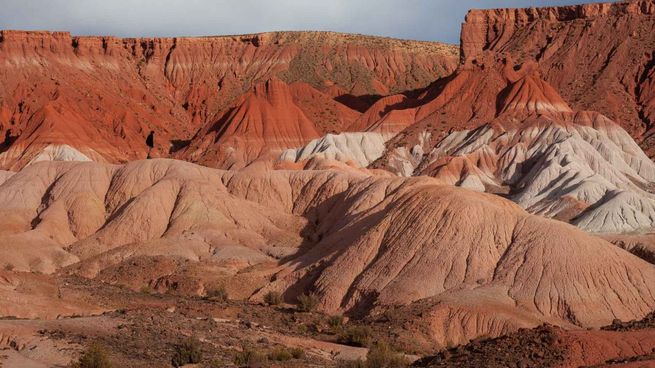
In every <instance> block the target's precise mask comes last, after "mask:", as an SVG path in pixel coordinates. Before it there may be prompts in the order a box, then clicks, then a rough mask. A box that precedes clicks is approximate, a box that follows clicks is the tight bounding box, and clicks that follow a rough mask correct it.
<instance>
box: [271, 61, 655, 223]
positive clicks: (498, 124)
mask: <svg viewBox="0 0 655 368" xmlns="http://www.w3.org/2000/svg"><path fill="white" fill-rule="evenodd" d="M385 100H386V101H387V102H385ZM392 101H393V99H391V98H386V99H382V100H380V101H379V102H378V103H377V104H376V105H378V104H379V105H384V104H387V103H389V104H391V106H392V109H391V110H389V109H385V108H382V109H381V111H382V112H383V113H382V114H380V115H378V120H377V121H375V120H374V119H368V118H366V117H365V115H368V114H369V112H367V113H366V114H365V115H363V116H362V118H360V119H358V120H357V121H356V122H355V124H354V125H357V124H359V125H358V126H359V127H360V128H364V129H365V130H366V131H365V132H362V133H342V134H340V135H337V136H328V137H324V138H321V139H317V140H315V141H312V142H310V143H309V144H308V145H306V146H304V147H302V148H300V149H296V150H293V151H287V152H285V153H284V154H283V155H281V156H280V159H281V160H289V161H296V162H299V161H303V160H304V161H307V160H311V159H326V160H341V161H351V162H353V163H354V164H356V165H361V166H362V167H367V166H368V167H370V168H384V169H386V170H389V171H391V172H393V173H396V174H399V175H402V176H412V175H429V176H433V177H437V178H439V179H440V180H441V181H442V182H445V183H449V184H451V185H458V186H462V187H466V188H469V189H473V190H477V191H487V192H492V193H497V194H501V195H504V196H507V197H508V198H510V199H512V200H513V201H515V202H516V203H518V204H519V205H521V206H522V207H523V208H525V209H526V210H528V211H529V212H531V213H535V214H540V215H544V216H547V217H553V218H557V219H559V220H563V221H568V222H571V223H573V224H575V225H578V226H580V227H581V228H583V229H586V230H589V231H593V232H609V233H623V232H633V231H648V230H650V229H652V228H653V226H655V223H653V221H652V219H653V218H654V216H653V209H655V196H654V195H653V194H652V193H651V192H652V183H653V181H655V164H653V162H652V161H651V160H650V159H649V158H648V157H647V156H646V155H645V154H644V153H643V152H642V150H641V149H640V147H639V146H638V145H637V144H636V143H635V142H634V140H633V139H632V138H631V137H630V135H629V134H627V133H626V132H625V131H624V130H623V129H622V128H621V127H620V126H619V125H618V124H616V123H615V122H613V121H611V120H610V119H609V118H607V117H605V116H604V115H602V114H599V113H597V112H591V111H575V110H574V109H573V108H572V107H571V106H570V105H569V104H568V103H567V101H566V100H565V99H564V98H563V97H561V96H560V95H559V93H558V92H557V90H556V89H555V88H554V87H553V86H551V85H550V84H549V83H548V82H546V81H545V80H544V79H543V76H542V74H541V72H540V66H539V65H538V64H537V63H535V62H529V63H524V64H516V63H515V62H514V61H513V59H512V58H510V57H507V58H503V57H499V56H493V55H490V56H487V57H486V58H484V59H483V58H482V57H479V58H478V59H477V60H476V62H475V63H469V64H468V65H462V66H460V68H459V70H458V71H457V72H456V73H454V74H453V75H452V76H450V77H448V78H446V79H444V80H441V81H438V82H437V83H435V84H434V85H433V86H432V87H430V88H428V89H426V90H425V91H424V92H422V93H421V94H419V95H417V96H415V97H413V98H412V97H406V96H405V97H403V98H402V99H399V100H397V103H396V104H393V103H392ZM489 101H494V104H489ZM375 109H376V106H375V105H374V107H372V108H371V110H375ZM385 111H386V112H385ZM362 121H369V123H368V124H362ZM391 121H395V122H396V123H395V124H390V123H389V122H391ZM403 121H404V127H405V128H404V129H403V130H402V131H400V133H398V134H396V135H394V133H392V132H390V131H389V130H384V129H383V130H380V128H381V127H385V126H386V127H388V129H391V127H398V126H400V125H402V124H400V123H399V122H403ZM400 129H401V128H400ZM400 129H398V130H400ZM383 132H386V133H383Z"/></svg>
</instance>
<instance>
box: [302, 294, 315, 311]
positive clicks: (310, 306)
mask: <svg viewBox="0 0 655 368" xmlns="http://www.w3.org/2000/svg"><path fill="white" fill-rule="evenodd" d="M318 303H319V299H318V296H317V295H316V294H314V293H309V294H302V295H299V296H298V310H300V311H301V312H313V311H314V310H315V309H316V307H318Z"/></svg>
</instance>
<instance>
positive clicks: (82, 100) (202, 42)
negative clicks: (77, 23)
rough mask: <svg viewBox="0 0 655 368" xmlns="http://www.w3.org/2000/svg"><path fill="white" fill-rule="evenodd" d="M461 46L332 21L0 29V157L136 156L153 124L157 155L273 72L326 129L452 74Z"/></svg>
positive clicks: (3, 162)
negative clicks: (237, 27) (181, 32)
mask: <svg viewBox="0 0 655 368" xmlns="http://www.w3.org/2000/svg"><path fill="white" fill-rule="evenodd" d="M457 58H458V53H457V49H456V48H455V47H454V46H449V45H443V44H438V43H431V42H417V41H403V40H393V39H383V38H376V37H368V36H357V35H347V34H337V33H329V32H278V33H264V34H253V35H242V36H223V37H199V38H155V39H120V38H115V37H75V36H71V35H70V34H68V33H64V32H21V31H0V65H1V66H2V68H0V82H1V83H2V85H3V87H4V88H3V89H2V91H1V92H0V126H1V130H2V134H3V136H6V137H7V139H6V140H5V144H4V145H3V149H2V151H3V153H2V154H1V155H0V166H1V167H2V168H12V169H18V168H21V167H23V166H25V165H26V164H28V163H29V162H30V161H31V160H32V159H33V158H34V157H36V156H38V155H41V154H42V151H43V150H44V149H46V148H47V147H49V146H52V148H51V150H58V151H65V153H63V154H64V155H65V156H66V155H68V156H70V155H77V156H79V155H83V156H86V157H88V158H90V159H92V160H96V161H103V162H110V163H119V162H126V161H129V160H135V159H143V158H145V157H146V150H147V147H146V146H145V144H144V142H145V137H146V136H147V135H148V133H149V132H150V131H151V130H154V131H155V132H156V137H157V139H156V141H155V142H156V147H155V148H156V149H155V152H154V153H153V156H164V157H168V156H171V155H172V154H173V153H174V152H176V151H178V150H180V149H181V148H183V147H184V146H185V145H186V144H187V143H188V140H190V139H191V138H193V137H194V135H196V133H198V131H200V130H201V128H202V127H204V126H206V127H207V128H205V130H204V131H206V130H209V129H210V128H211V127H212V126H215V125H217V124H219V125H220V124H221V123H230V122H229V121H226V120H225V118H224V117H225V115H229V111H231V109H232V108H234V105H235V104H236V105H238V104H239V101H240V100H243V99H248V97H247V96H244V95H247V94H248V93H250V92H251V91H252V90H253V89H255V90H256V89H257V88H256V86H257V85H259V84H263V83H266V81H267V80H269V79H271V78H273V79H276V78H279V79H280V80H282V81H284V83H285V84H294V83H300V84H302V85H300V86H297V88H296V92H295V95H296V100H301V101H300V102H298V103H300V104H301V105H302V109H303V114H305V115H307V118H308V119H309V120H312V123H313V124H315V125H317V126H318V127H319V128H316V129H319V132H321V133H322V132H323V131H322V130H320V127H322V128H324V129H325V131H326V132H332V131H334V129H337V130H339V129H340V128H341V126H342V125H344V124H345V122H349V121H351V120H353V119H354V117H355V116H356V115H359V111H363V110H365V109H366V108H367V107H368V106H369V105H370V104H371V103H372V102H373V101H375V100H376V99H377V98H378V96H384V95H387V94H389V93H396V92H401V91H405V90H412V89H417V88H423V87H424V86H426V85H428V84H429V83H431V82H432V81H433V80H434V79H436V78H438V77H441V76H445V75H447V74H449V73H450V72H452V70H454V68H455V67H456V64H457ZM277 86H280V85H279V84H276V85H275V87H277ZM281 88H282V89H284V88H286V87H281ZM253 93H255V94H256V93H257V92H256V91H255V92H253ZM276 93H278V92H276ZM279 93H285V91H282V92H279ZM242 96H244V97H242ZM260 102H261V101H250V105H251V108H252V110H251V111H246V112H245V113H246V114H248V113H252V114H256V113H257V112H259V111H260V109H259V108H258V107H257V106H253V105H257V104H258V103H260ZM326 104H327V105H330V106H329V107H328V108H327V109H325V110H324V105H326ZM262 109H264V110H265V112H266V113H269V112H270V113H273V112H274V111H268V110H266V109H265V108H262ZM282 117H286V116H285V115H282V116H280V118H282ZM253 119H254V118H253ZM233 124H239V122H234V123H233ZM283 132H284V131H283ZM266 133H269V132H266ZM303 133H304V132H303ZM200 138H206V137H204V136H203V137H200ZM278 138H280V137H278V136H273V137H266V139H269V140H274V139H278ZM293 138H294V137H291V138H287V137H282V138H281V141H280V142H277V143H274V144H273V148H274V147H275V146H280V145H283V144H284V143H289V139H292V141H293ZM313 138H314V136H311V135H310V136H308V137H303V139H304V140H303V141H302V142H303V143H306V142H308V141H310V140H311V139H313ZM226 139H228V137H225V138H224V140H226ZM293 142H294V143H295V141H293ZM7 143H10V144H7ZM284 148H291V147H288V146H285V147H284ZM212 160H214V161H219V162H223V161H226V160H230V159H229V158H225V157H214V158H212ZM201 161H202V160H201ZM230 162H231V161H230Z"/></svg>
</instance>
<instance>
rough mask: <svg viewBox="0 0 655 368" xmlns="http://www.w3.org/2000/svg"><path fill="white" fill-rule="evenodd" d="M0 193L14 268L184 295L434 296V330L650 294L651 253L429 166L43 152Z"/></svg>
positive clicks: (370, 305) (571, 315)
mask: <svg viewBox="0 0 655 368" xmlns="http://www.w3.org/2000/svg"><path fill="white" fill-rule="evenodd" d="M26 183H31V185H27V184H26ZM0 208H1V209H2V216H0V219H1V221H2V223H0V228H2V238H1V239H2V241H1V243H2V244H3V249H2V250H1V251H0V262H1V263H2V264H3V265H4V266H3V267H5V269H11V270H13V271H14V272H17V271H40V272H42V273H46V274H49V273H53V272H59V271H60V270H63V269H65V270H67V271H66V272H68V273H74V274H78V275H83V276H85V277H88V278H93V279H97V280H101V281H105V282H110V283H117V284H120V285H125V286H128V287H132V288H135V289H138V288H141V287H144V285H147V286H150V287H152V288H154V289H156V290H160V291H168V292H172V293H192V294H193V293H198V294H202V293H204V292H205V291H204V290H205V286H206V285H207V283H208V282H211V281H215V280H216V279H217V278H218V279H227V280H231V281H230V282H229V284H230V285H235V290H234V291H233V292H234V294H233V295H235V296H241V297H247V298H248V297H249V298H253V299H255V300H256V299H259V298H261V297H262V296H263V295H264V294H265V293H266V292H267V291H270V290H278V291H280V292H282V293H283V295H284V297H285V298H287V299H288V300H290V301H292V300H294V298H295V297H296V296H297V295H299V294H300V293H303V292H305V291H306V290H313V291H314V292H316V293H317V295H319V297H320V300H321V304H320V305H321V306H320V308H321V309H322V310H323V311H326V312H330V313H336V312H347V313H349V314H351V315H355V316H362V315H369V314H375V313H379V312H381V311H383V310H385V308H388V307H392V306H406V307H408V308H413V305H414V304H413V303H415V302H416V303H418V302H421V303H428V304H429V308H428V309H429V312H425V313H424V314H423V315H424V317H425V318H429V325H430V326H431V331H432V332H431V334H432V336H433V339H434V340H435V341H436V342H437V343H438V344H445V343H447V342H448V341H452V342H461V341H467V339H469V338H473V337H475V336H479V335H484V334H490V335H499V334H502V333H503V332H506V331H510V330H512V329H514V328H516V327H519V326H534V325H537V324H540V323H542V322H543V321H548V322H551V323H558V324H560V325H564V326H580V327H586V326H600V325H603V324H607V323H610V322H611V321H612V319H614V318H617V317H618V318H621V319H625V320H629V319H633V318H640V317H642V316H643V315H645V314H646V313H647V312H649V311H650V310H652V309H653V308H654V307H655V299H653V295H654V294H655V290H653V285H655V269H654V268H653V266H652V265H651V264H649V263H647V262H645V261H643V260H641V259H639V258H638V257H636V256H634V255H632V254H630V253H629V252H627V251H625V250H622V249H620V248H619V247H616V246H614V245H612V244H611V243H609V242H606V241H604V240H601V239H600V238H596V237H593V236H590V235H588V234H586V233H584V232H582V231H580V230H578V229H576V228H575V227H573V226H570V225H567V224H563V223H561V222H557V221H552V220H547V219H544V218H541V217H538V216H533V215H530V214H528V213H526V212H525V211H523V210H522V209H520V207H518V206H516V205H515V204H513V203H512V202H510V201H508V200H505V199H502V198H500V197H497V196H493V195H487V194H476V193H474V192H471V191H468V190H465V189H459V188H455V187H452V186H448V185H443V184H440V183H439V182H438V181H437V180H435V179H431V178H409V179H406V178H398V177H396V178H383V177H374V176H368V175H363V174H355V173H339V172H336V171H269V172H259V171H253V170H245V171H242V172H238V173H237V172H234V171H220V170H215V169H210V168H205V167H201V166H196V165H193V164H190V163H185V162H182V161H174V160H148V161H138V162H133V163H130V164H127V165H124V166H111V165H104V164H100V163H93V162H89V163H65V162H41V163H35V164H32V165H30V166H28V167H26V168H25V169H23V170H22V171H20V172H19V173H17V174H15V175H14V176H12V177H10V178H9V179H8V180H7V181H6V182H5V183H4V184H3V185H2V186H0ZM435 219H437V220H435ZM489 219H494V221H489ZM17 248H19V249H20V250H21V251H20V252H16V251H15V250H16V249H17ZM254 265H258V267H256V268H248V267H250V266H254ZM249 270H251V271H249ZM271 280H273V281H272V282H271ZM585 280H595V281H594V282H593V283H587V282H586V281H585ZM236 285H238V287H236ZM15 292H16V293H19V291H15ZM471 319H473V320H477V321H478V322H477V323H471Z"/></svg>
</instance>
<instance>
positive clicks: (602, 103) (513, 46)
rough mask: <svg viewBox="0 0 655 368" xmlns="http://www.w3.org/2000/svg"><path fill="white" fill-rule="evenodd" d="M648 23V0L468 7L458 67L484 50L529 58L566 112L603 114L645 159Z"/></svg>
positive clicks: (653, 113)
mask: <svg viewBox="0 0 655 368" xmlns="http://www.w3.org/2000/svg"><path fill="white" fill-rule="evenodd" d="M654 26H655V3H653V1H652V0H635V1H625V2H616V3H599V4H585V5H576V6H563V7H551V8H525V9H495V10H471V11H470V12H469V13H468V15H467V17H466V21H465V22H464V24H463V26H462V33H461V55H462V61H463V63H464V64H467V63H473V62H475V61H476V59H478V58H480V57H484V56H483V55H484V54H488V53H503V54H511V55H512V56H513V57H514V58H515V59H516V61H517V62H519V63H523V62H526V61H537V62H538V63H539V65H540V69H541V71H542V72H543V76H544V79H545V80H546V81H547V82H548V83H550V84H551V85H552V86H553V87H554V88H555V89H556V90H557V91H558V92H559V93H560V94H561V95H562V97H563V98H564V100H566V101H567V102H569V104H571V106H572V108H573V109H574V110H592V111H598V112H600V113H602V114H604V115H606V116H607V117H609V118H610V119H612V120H614V121H615V122H617V123H618V124H620V125H621V126H622V127H623V128H624V129H625V130H627V131H628V132H629V133H630V134H631V135H632V137H633V138H634V139H635V140H636V141H637V142H638V143H639V144H640V146H641V147H642V148H643V149H644V151H646V153H647V154H648V155H649V156H651V157H652V156H653V154H655V151H653V148H654V147H655V146H654V145H653V141H652V136H653V134H652V127H653V126H654V124H653V123H654V122H655V120H653V119H654V118H655V101H654V100H653V96H654V92H653V87H654V85H653V73H654V72H655V69H654V67H655V63H654V60H655V58H654V55H653V53H652V50H653V46H655V37H654V36H653V32H652V29H653V27H654Z"/></svg>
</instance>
